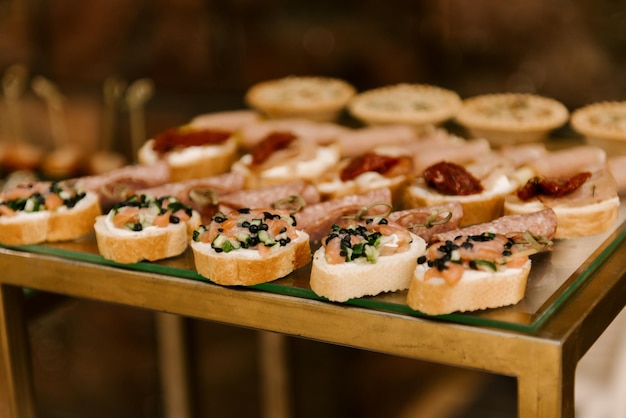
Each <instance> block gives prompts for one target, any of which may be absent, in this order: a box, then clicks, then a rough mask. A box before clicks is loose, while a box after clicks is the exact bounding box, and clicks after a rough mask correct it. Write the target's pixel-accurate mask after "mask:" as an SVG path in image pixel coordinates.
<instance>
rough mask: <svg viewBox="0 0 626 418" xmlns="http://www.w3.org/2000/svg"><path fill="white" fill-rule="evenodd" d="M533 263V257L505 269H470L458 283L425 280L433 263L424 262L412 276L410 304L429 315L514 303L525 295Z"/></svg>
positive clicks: (408, 298) (433, 279)
mask: <svg viewBox="0 0 626 418" xmlns="http://www.w3.org/2000/svg"><path fill="white" fill-rule="evenodd" d="M530 267H531V260H530V259H529V260H528V261H527V262H526V263H525V264H524V265H523V266H522V267H521V268H509V269H506V270H504V271H498V272H487V271H477V270H466V271H465V273H464V274H463V277H462V278H461V279H460V280H459V282H458V283H456V284H454V285H450V284H448V283H447V282H446V281H445V280H444V279H442V278H438V277H434V278H430V279H428V280H426V281H425V280H424V274H425V272H426V270H428V269H429V268H430V267H428V266H427V265H426V264H420V265H418V266H417V268H416V269H415V272H414V275H413V278H412V279H411V285H410V287H409V292H408V294H407V304H408V305H409V307H411V309H414V310H416V311H420V312H422V313H425V314H427V315H444V314H449V313H452V312H465V311H476V310H481V309H488V308H497V307H501V306H507V305H514V304H516V303H518V302H519V301H520V300H522V298H523V297H524V294H525V292H526V283H527V281H528V275H529V273H530Z"/></svg>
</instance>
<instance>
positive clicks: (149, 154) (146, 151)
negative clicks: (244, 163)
mask: <svg viewBox="0 0 626 418" xmlns="http://www.w3.org/2000/svg"><path fill="white" fill-rule="evenodd" d="M153 144H154V139H149V140H148V141H146V142H145V143H144V144H143V145H142V146H141V148H140V149H139V150H138V152H137V159H138V160H139V162H140V163H141V164H143V165H150V164H154V163H156V162H157V161H159V160H160V159H163V160H164V161H165V162H167V164H168V166H169V167H170V173H171V174H170V175H171V181H182V180H189V179H197V178H203V177H210V176H214V175H217V174H222V173H225V172H227V171H228V170H230V166H231V164H232V163H233V162H234V161H235V159H236V157H237V139H236V138H235V136H231V137H230V138H229V139H227V140H226V141H225V142H224V143H222V144H216V145H201V146H190V147H181V148H179V149H173V150H171V151H168V152H166V153H164V154H163V155H159V154H158V153H157V152H155V151H154V149H153Z"/></svg>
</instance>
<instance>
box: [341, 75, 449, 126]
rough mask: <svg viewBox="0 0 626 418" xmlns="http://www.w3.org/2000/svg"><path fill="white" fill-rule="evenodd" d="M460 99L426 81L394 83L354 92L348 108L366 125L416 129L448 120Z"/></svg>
mask: <svg viewBox="0 0 626 418" xmlns="http://www.w3.org/2000/svg"><path fill="white" fill-rule="evenodd" d="M460 107H461V98H460V97H459V95H458V94H456V93H455V92H453V91H451V90H447V89H444V88H441V87H436V86H431V85H427V84H407V83H401V84H395V85H391V86H385V87H380V88H376V89H372V90H367V91H364V92H362V93H359V94H357V95H355V96H354V97H353V98H352V99H351V100H350V103H348V111H349V112H350V114H351V115H352V116H353V117H355V118H356V119H358V120H360V121H361V122H363V123H365V124H367V125H386V124H406V125H411V126H414V127H417V128H423V127H426V126H429V125H438V124H440V123H442V122H445V121H447V120H449V119H451V118H452V117H453V116H454V115H455V114H456V112H457V111H458V110H459V109H460Z"/></svg>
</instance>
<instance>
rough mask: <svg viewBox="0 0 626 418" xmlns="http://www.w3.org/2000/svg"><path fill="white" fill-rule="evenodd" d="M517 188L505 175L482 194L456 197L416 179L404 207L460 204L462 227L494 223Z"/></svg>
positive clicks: (405, 193) (406, 194)
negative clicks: (510, 194) (506, 197)
mask: <svg viewBox="0 0 626 418" xmlns="http://www.w3.org/2000/svg"><path fill="white" fill-rule="evenodd" d="M515 188H516V183H514V182H512V181H510V180H509V179H508V178H507V177H506V176H505V175H502V176H501V178H500V179H499V180H498V181H497V182H495V183H494V185H493V186H492V188H490V189H487V190H485V191H483V192H482V193H477V194H471V195H465V196H455V195H445V194H442V193H439V192H438V191H437V190H435V189H432V188H430V187H428V186H427V185H426V183H425V182H424V181H423V179H422V178H418V179H416V180H415V181H414V182H413V183H412V184H411V185H410V186H408V187H407V188H406V189H405V192H404V207H405V208H418V207H422V206H436V205H445V204H448V203H451V202H459V203H460V204H461V205H462V206H463V218H462V220H461V224H460V226H461V227H464V226H468V225H474V224H479V223H483V222H489V221H492V220H494V219H496V218H498V217H500V216H502V214H503V205H504V198H505V196H507V195H508V194H509V193H511V192H513V191H514V190H515Z"/></svg>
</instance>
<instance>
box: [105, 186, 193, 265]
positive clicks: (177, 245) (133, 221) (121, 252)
mask: <svg viewBox="0 0 626 418" xmlns="http://www.w3.org/2000/svg"><path fill="white" fill-rule="evenodd" d="M199 223H200V215H199V214H198V213H197V212H196V211H194V210H192V209H191V208H190V207H189V206H187V205H184V204H182V203H181V202H180V201H179V200H178V199H176V198H174V197H171V196H162V197H158V198H157V197H154V196H150V195H145V194H141V195H133V196H131V197H129V198H128V199H126V200H125V201H124V202H121V203H119V204H117V205H115V206H114V207H113V209H111V210H110V211H109V212H108V213H107V214H106V215H102V216H98V218H97V219H96V223H95V225H93V227H94V229H95V232H96V241H97V244H98V251H99V252H100V254H101V255H102V257H104V258H106V259H107V260H112V261H115V262H118V263H123V264H131V263H137V262H140V261H143V260H146V261H155V260H161V259H164V258H169V257H174V256H177V255H180V254H182V253H183V252H184V251H185V250H186V249H187V247H188V244H189V241H190V238H191V234H192V232H193V230H194V229H195V228H196V227H197V226H198V225H199Z"/></svg>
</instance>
